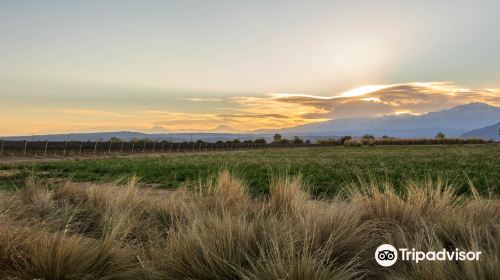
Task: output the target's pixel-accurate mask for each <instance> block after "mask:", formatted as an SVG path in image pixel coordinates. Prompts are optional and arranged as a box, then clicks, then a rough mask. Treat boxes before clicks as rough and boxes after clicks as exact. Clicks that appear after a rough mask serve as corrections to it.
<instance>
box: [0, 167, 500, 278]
mask: <svg viewBox="0 0 500 280" xmlns="http://www.w3.org/2000/svg"><path fill="white" fill-rule="evenodd" d="M269 185H270V187H269V196H267V197H259V198H253V197H251V196H250V195H248V192H247V187H246V184H245V182H243V181H242V180H240V179H238V178H235V177H234V176H232V175H231V174H230V173H229V172H227V171H223V172H221V173H220V174H219V176H218V177H216V178H213V179H211V180H207V181H205V182H199V183H198V184H197V186H195V187H194V190H192V188H191V187H185V188H181V189H179V190H177V191H175V192H172V193H163V192H161V191H156V190H152V189H144V188H139V187H138V186H137V181H136V179H134V178H132V179H131V180H130V181H129V183H128V184H127V185H126V186H125V187H120V186H114V185H106V186H103V185H90V184H89V185H86V186H84V185H82V184H78V185H77V184H74V183H71V182H67V183H65V184H64V185H62V186H53V185H47V184H42V183H40V182H37V181H36V180H35V179H34V178H31V179H30V180H29V182H28V188H26V189H24V190H19V191H17V192H13V193H7V192H5V193H0V223H1V224H2V227H1V228H0V278H2V279H4V278H6V279H497V277H498V275H500V266H499V265H498V256H499V254H500V242H499V241H498V240H500V203H499V201H498V200H497V199H495V198H492V197H489V198H482V197H479V196H478V195H477V193H474V192H471V193H472V195H471V196H457V195H456V194H455V192H454V188H453V187H452V186H450V185H448V184H446V182H441V181H434V182H432V181H430V180H429V181H427V182H421V183H415V182H408V183H407V187H406V189H405V191H404V192H403V193H398V192H396V191H395V190H394V188H392V187H391V185H390V184H388V183H377V182H361V183H358V184H355V185H353V186H352V187H351V188H350V189H348V190H347V191H346V192H345V193H344V194H342V195H339V196H337V197H335V198H333V199H330V200H315V199H312V198H311V197H310V196H309V195H308V193H307V191H306V190H305V188H304V182H303V181H302V179H301V177H297V176H273V178H272V180H271V182H270V184H269ZM382 243H390V244H393V245H395V246H396V247H409V248H418V249H421V250H424V251H425V250H431V249H433V250H441V249H442V248H447V249H451V250H454V248H460V249H462V250H480V251H482V256H481V260H480V261H478V262H422V263H419V264H418V265H417V264H414V263H410V262H398V263H396V264H395V265H394V266H392V267H390V268H382V267H380V266H378V264H377V263H376V262H375V260H374V258H373V254H374V251H375V249H376V247H377V246H378V245H380V244H382Z"/></svg>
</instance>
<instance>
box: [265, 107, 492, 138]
mask: <svg viewBox="0 0 500 280" xmlns="http://www.w3.org/2000/svg"><path fill="white" fill-rule="evenodd" d="M498 121H500V107H496V106H491V105H488V104H485V103H469V104H465V105H460V106H456V107H453V108H451V109H446V110H441V111H437V112H430V113H426V114H422V115H409V114H404V115H388V116H382V117H377V118H348V119H333V120H329V121H325V122H319V123H313V124H306V125H300V126H296V127H292V128H285V129H280V130H278V132H279V133H282V134H294V135H325V136H326V135H351V136H361V135H364V134H373V135H374V136H379V137H380V136H383V135H388V136H392V137H408V138H409V137H416V138H424V137H434V136H435V135H436V133H438V132H443V133H444V134H445V135H446V136H449V137H459V136H461V135H462V134H464V133H467V132H468V131H470V130H473V129H478V128H482V127H485V126H489V125H492V124H495V123H497V122H498ZM261 132H269V131H265V130H264V131H261Z"/></svg>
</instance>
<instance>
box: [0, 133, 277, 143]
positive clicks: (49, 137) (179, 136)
mask: <svg viewBox="0 0 500 280" xmlns="http://www.w3.org/2000/svg"><path fill="white" fill-rule="evenodd" d="M111 137H116V138H119V139H121V140H124V141H130V140H132V139H134V138H136V139H150V140H157V141H160V140H167V141H173V142H184V141H197V140H203V141H207V142H217V141H219V140H221V141H228V140H234V139H239V140H241V141H244V140H254V139H257V138H264V139H266V140H267V141H271V139H272V135H271V134H248V133H247V134H239V133H215V132H210V133H151V134H148V133H141V132H133V131H118V132H93V133H67V134H46V135H33V136H28V135H25V136H10V137H0V139H4V140H13V141H24V140H28V141H108V140H109V139H110V138H111Z"/></svg>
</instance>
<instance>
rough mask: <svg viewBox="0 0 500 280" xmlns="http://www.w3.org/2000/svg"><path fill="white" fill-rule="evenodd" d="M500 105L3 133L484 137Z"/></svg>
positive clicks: (93, 137) (491, 133) (490, 133)
mask: <svg viewBox="0 0 500 280" xmlns="http://www.w3.org/2000/svg"><path fill="white" fill-rule="evenodd" d="M499 121H500V107H496V106H492V105H488V104H485V103H469V104H465V105H460V106H456V107H453V108H451V109H445V110H441V111H437V112H430V113H426V114H422V115H409V114H405V115H387V116H382V117H375V118H346V119H333V120H329V121H324V122H318V123H312V124H305V125H299V126H295V127H290V128H283V129H266V130H259V131H252V132H239V131H238V130H236V129H234V128H231V127H229V126H225V125H222V126H219V127H217V128H215V129H213V130H210V131H209V132H204V133H172V132H170V131H168V130H165V129H164V128H152V129H151V130H150V131H148V132H150V133H140V132H131V131H119V132H96V133H68V134H53V135H34V136H14V137H1V138H2V139H5V140H38V141H45V140H50V141H68V140H73V141H99V140H102V141H107V140H108V139H110V138H111V137H117V138H120V139H122V140H126V141H129V140H131V139H133V138H137V139H142V138H148V139H151V140H169V141H175V142H179V141H196V140H203V141H208V142H215V141H218V140H222V141H226V140H233V139H240V140H241V141H243V140H250V139H256V138H264V139H266V140H268V141H270V140H272V136H273V134H274V133H280V134H282V135H283V136H284V137H286V138H290V137H293V136H295V135H297V136H300V137H302V138H304V139H308V140H311V141H315V140H317V139H321V138H327V137H328V138H329V137H332V138H334V137H340V136H344V135H351V136H354V137H359V136H361V135H364V134H372V135H374V136H376V137H381V136H383V135H387V136H391V137H400V138H432V137H434V136H435V135H436V134H437V133H438V132H443V133H444V134H445V135H446V136H447V137H465V138H470V137H481V138H484V139H497V140H500V139H499V136H498V129H500V128H499V126H500V123H499Z"/></svg>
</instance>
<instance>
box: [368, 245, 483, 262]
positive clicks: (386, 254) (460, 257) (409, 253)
mask: <svg viewBox="0 0 500 280" xmlns="http://www.w3.org/2000/svg"><path fill="white" fill-rule="evenodd" d="M480 255H481V252H480V251H461V250H459V249H458V248H456V249H455V250H454V251H447V250H446V249H443V250H441V251H428V252H423V251H417V250H415V249H414V248H413V249H411V250H410V249H407V248H399V250H398V249H396V248H395V247H394V246H392V245H391V244H382V245H380V246H378V248H377V250H375V260H376V261H377V263H378V264H379V265H381V266H391V265H393V264H395V263H396V261H397V260H398V256H399V259H400V260H401V261H412V262H415V263H418V262H420V261H465V260H467V261H478V260H479V256H480Z"/></svg>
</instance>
